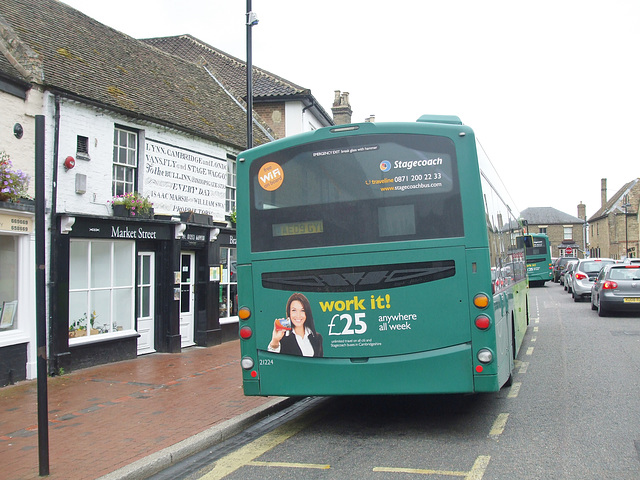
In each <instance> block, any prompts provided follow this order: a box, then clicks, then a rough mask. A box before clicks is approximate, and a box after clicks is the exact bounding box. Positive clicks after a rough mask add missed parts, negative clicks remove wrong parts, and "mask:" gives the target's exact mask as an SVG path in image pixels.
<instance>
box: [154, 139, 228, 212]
mask: <svg viewBox="0 0 640 480" xmlns="http://www.w3.org/2000/svg"><path fill="white" fill-rule="evenodd" d="M143 183H144V189H143V194H144V195H145V196H146V195H148V196H149V199H150V200H151V201H152V202H153V208H154V211H155V213H157V214H165V215H167V214H170V215H173V214H177V213H179V212H189V211H191V212H196V213H203V214H206V215H211V216H212V217H213V218H214V220H219V221H224V215H225V198H226V187H227V162H226V160H222V159H219V158H215V157H212V156H209V155H205V154H202V153H198V152H194V151H191V150H186V149H184V148H179V147H176V146H173V145H168V144H166V143H162V142H158V141H156V140H149V139H146V140H145V163H144V181H143Z"/></svg>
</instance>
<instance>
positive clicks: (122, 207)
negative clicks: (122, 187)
mask: <svg viewBox="0 0 640 480" xmlns="http://www.w3.org/2000/svg"><path fill="white" fill-rule="evenodd" d="M111 206H112V207H113V215H114V216H116V217H136V218H153V203H151V201H150V200H149V197H143V196H142V195H141V194H140V193H138V192H131V193H125V194H124V195H117V196H115V197H113V200H111Z"/></svg>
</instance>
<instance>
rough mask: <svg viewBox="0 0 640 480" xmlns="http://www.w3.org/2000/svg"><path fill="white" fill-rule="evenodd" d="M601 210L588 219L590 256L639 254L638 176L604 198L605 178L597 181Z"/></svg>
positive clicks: (607, 256)
mask: <svg viewBox="0 0 640 480" xmlns="http://www.w3.org/2000/svg"><path fill="white" fill-rule="evenodd" d="M600 185H601V186H600V200H601V206H600V209H599V210H598V211H597V212H596V213H595V214H594V215H593V216H592V217H591V218H590V219H589V238H590V252H591V256H592V257H606V258H613V259H616V260H618V259H623V258H625V257H634V258H635V257H638V252H639V249H640V245H639V241H640V234H639V232H638V205H639V204H640V178H635V179H633V180H631V181H630V182H629V183H627V184H626V185H624V186H623V187H622V188H621V189H620V190H618V191H617V192H616V193H615V194H614V195H613V196H612V197H611V198H610V199H607V179H606V178H603V179H602V180H601V184H600Z"/></svg>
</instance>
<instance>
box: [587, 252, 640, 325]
mask: <svg viewBox="0 0 640 480" xmlns="http://www.w3.org/2000/svg"><path fill="white" fill-rule="evenodd" d="M591 309H592V310H598V315H600V316H601V317H605V316H606V315H607V314H608V313H610V312H613V311H627V312H636V313H638V314H640V263H626V264H625V263H613V264H609V265H606V266H605V267H604V268H603V269H602V270H600V273H599V274H598V278H597V279H596V281H595V283H594V284H593V286H592V287H591Z"/></svg>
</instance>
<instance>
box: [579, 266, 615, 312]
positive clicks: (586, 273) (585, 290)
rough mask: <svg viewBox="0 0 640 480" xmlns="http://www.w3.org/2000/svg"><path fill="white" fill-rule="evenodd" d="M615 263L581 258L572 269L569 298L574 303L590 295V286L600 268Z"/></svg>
mask: <svg viewBox="0 0 640 480" xmlns="http://www.w3.org/2000/svg"><path fill="white" fill-rule="evenodd" d="M612 263H615V260H612V259H610V258H581V259H580V260H578V263H577V264H576V266H575V267H574V269H573V278H572V281H571V290H572V291H571V296H572V297H573V301H574V302H579V301H580V300H581V299H582V298H588V297H589V296H590V295H591V286H592V285H593V282H595V281H596V277H597V276H598V273H600V270H602V267H604V266H605V265H610V264H612Z"/></svg>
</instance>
